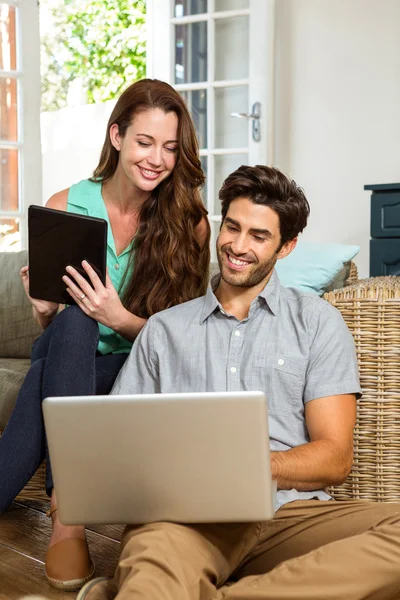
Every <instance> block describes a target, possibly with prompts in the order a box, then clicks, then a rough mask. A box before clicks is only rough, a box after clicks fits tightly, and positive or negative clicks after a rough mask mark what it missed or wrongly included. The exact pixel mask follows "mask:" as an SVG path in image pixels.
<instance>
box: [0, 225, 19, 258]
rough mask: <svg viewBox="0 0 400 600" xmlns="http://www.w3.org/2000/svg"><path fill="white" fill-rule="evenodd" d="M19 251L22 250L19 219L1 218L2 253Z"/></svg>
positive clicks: (0, 247) (0, 242)
mask: <svg viewBox="0 0 400 600" xmlns="http://www.w3.org/2000/svg"><path fill="white" fill-rule="evenodd" d="M19 250H21V232H20V223H19V219H5V218H4V217H0V252H18V251H19Z"/></svg>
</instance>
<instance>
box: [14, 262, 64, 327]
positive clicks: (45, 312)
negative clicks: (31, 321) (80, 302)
mask: <svg viewBox="0 0 400 600" xmlns="http://www.w3.org/2000/svg"><path fill="white" fill-rule="evenodd" d="M19 274H20V277H21V280H22V283H23V286H24V290H25V293H26V295H27V296H28V298H29V301H30V303H31V304H32V306H33V308H34V309H35V310H36V313H37V314H38V315H40V316H42V317H50V318H51V317H54V316H55V315H56V313H57V311H58V309H59V306H60V305H59V304H57V302H50V301H49V300H39V299H37V298H32V296H30V295H29V267H28V266H26V267H22V269H21V270H20V272H19Z"/></svg>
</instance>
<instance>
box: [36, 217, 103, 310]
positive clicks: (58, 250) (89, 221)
mask: <svg viewBox="0 0 400 600" xmlns="http://www.w3.org/2000/svg"><path fill="white" fill-rule="evenodd" d="M28 233H29V293H30V295H31V296H32V298H38V299H40V300H50V301H52V302H58V303H60V304H74V300H73V298H72V297H71V296H70V295H69V294H68V292H67V291H66V285H65V283H64V282H63V280H62V277H63V275H66V271H65V267H66V266H68V265H71V266H72V267H74V268H75V269H77V271H79V273H80V274H81V275H82V276H83V277H85V279H86V280H87V281H89V283H90V280H89V278H88V276H87V275H86V272H85V271H84V269H83V267H82V261H83V260H87V261H88V263H89V264H90V265H91V266H92V267H93V268H94V270H95V271H96V272H97V274H98V276H99V277H100V279H101V281H102V282H103V284H105V280H106V253H107V221H106V220H105V219H98V218H95V217H88V216H84V215H78V214H75V213H70V212H65V211H61V210H54V209H52V208H46V207H44V206H30V207H29V209H28Z"/></svg>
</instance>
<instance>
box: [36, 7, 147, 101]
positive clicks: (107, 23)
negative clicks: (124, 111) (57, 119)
mask: <svg viewBox="0 0 400 600" xmlns="http://www.w3.org/2000/svg"><path fill="white" fill-rule="evenodd" d="M40 4H41V8H44V9H46V10H47V11H48V14H50V16H51V22H52V27H51V29H48V30H47V31H46V32H45V33H43V34H42V39H41V66H42V110H43V111H49V110H58V109H60V108H63V107H65V106H67V96H68V89H69V87H70V85H71V84H72V82H73V81H74V80H76V79H78V78H79V80H80V81H81V82H82V85H83V90H84V93H85V95H86V99H87V103H88V104H94V103H97V102H104V101H106V100H112V99H113V98H115V97H117V96H118V95H119V94H120V93H121V92H122V90H123V89H124V88H125V87H127V86H128V85H129V84H130V83H133V82H134V81H137V80H138V79H141V78H143V77H144V76H145V73H146V42H145V17H146V1H145V0H41V3H40Z"/></svg>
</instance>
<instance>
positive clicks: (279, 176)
mask: <svg viewBox="0 0 400 600" xmlns="http://www.w3.org/2000/svg"><path fill="white" fill-rule="evenodd" d="M241 197H242V198H248V199H249V200H251V201H252V202H254V203H255V204H263V205H264V206H269V207H270V208H272V210H274V211H275V212H276V213H277V214H278V216H279V225H280V233H281V246H283V244H285V243H286V242H288V241H289V240H292V239H293V238H295V237H297V235H298V234H299V233H300V232H302V231H303V229H304V228H305V226H306V225H307V219H308V216H309V214H310V206H309V204H308V201H307V198H306V197H305V195H304V192H303V190H302V189H301V188H299V187H298V186H297V185H296V183H295V182H294V181H293V180H291V179H289V178H288V177H286V175H284V174H283V173H282V172H281V171H279V169H276V168H275V167H266V166H263V165H256V166H255V167H248V166H246V165H242V166H241V167H239V168H238V169H236V171H234V172H233V173H231V174H230V175H229V176H228V177H227V178H226V179H225V181H224V183H223V184H222V188H221V190H220V192H219V199H220V200H221V203H222V208H221V214H222V220H224V219H225V217H226V213H227V212H228V208H229V205H230V203H231V202H232V201H233V200H235V199H236V198H241Z"/></svg>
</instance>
